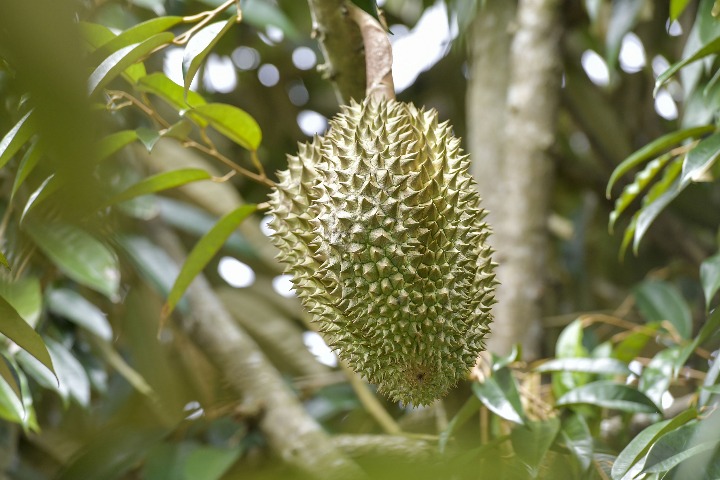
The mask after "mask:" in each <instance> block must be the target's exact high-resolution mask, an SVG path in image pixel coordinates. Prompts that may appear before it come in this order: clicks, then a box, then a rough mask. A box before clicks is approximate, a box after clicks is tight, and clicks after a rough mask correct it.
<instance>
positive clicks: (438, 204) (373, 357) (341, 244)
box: [270, 99, 496, 405]
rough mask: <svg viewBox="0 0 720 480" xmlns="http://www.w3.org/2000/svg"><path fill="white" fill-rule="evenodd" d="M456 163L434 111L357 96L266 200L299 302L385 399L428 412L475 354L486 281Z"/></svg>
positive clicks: (457, 154)
mask: <svg viewBox="0 0 720 480" xmlns="http://www.w3.org/2000/svg"><path fill="white" fill-rule="evenodd" d="M468 166H469V160H468V157H467V155H463V153H462V150H461V148H460V140H459V139H458V138H457V137H455V136H453V134H452V131H451V127H450V126H449V125H448V124H447V122H445V123H438V115H437V112H436V111H435V110H427V111H426V110H424V109H418V108H416V107H415V106H414V105H412V104H408V103H403V102H397V101H395V100H387V99H383V100H377V99H367V100H365V101H364V102H363V103H360V104H358V103H355V102H353V103H351V104H350V105H349V106H344V107H343V108H342V112H341V113H340V114H338V115H337V116H336V117H335V118H334V119H332V120H331V121H330V124H329V129H328V131H327V133H326V134H325V135H324V136H316V137H315V138H314V139H313V141H311V142H309V143H306V144H301V145H300V147H299V152H298V154H297V155H296V156H289V157H288V169H287V170H286V171H283V172H280V173H279V175H278V176H279V182H278V184H277V186H276V188H275V189H274V191H273V192H272V194H271V196H270V205H271V213H272V215H273V218H272V220H271V222H270V226H271V228H272V229H273V230H274V231H275V233H274V234H273V239H274V243H275V245H277V247H278V248H279V249H280V251H281V253H280V259H281V260H282V261H283V262H285V263H286V264H287V269H286V271H287V273H289V274H290V275H292V279H293V280H292V281H293V284H294V288H295V291H296V293H297V295H298V296H299V297H300V299H301V301H302V303H303V305H304V306H305V307H306V308H307V310H308V311H309V312H310V313H311V314H312V315H313V317H314V320H315V321H317V323H318V326H319V330H320V331H321V332H322V333H323V334H324V337H325V339H326V341H327V343H328V345H330V347H331V348H333V349H334V350H335V351H336V352H337V353H338V355H339V357H340V358H341V359H343V360H345V361H346V362H347V363H348V364H349V365H350V367H351V368H353V370H355V371H356V372H358V373H360V374H362V375H364V376H365V377H366V378H367V379H368V380H369V381H370V382H372V383H375V384H377V386H378V390H379V391H380V392H382V393H384V394H386V395H387V396H389V397H390V398H392V399H393V400H395V401H401V402H403V403H406V404H413V405H426V404H429V403H431V402H433V401H434V400H435V399H437V398H439V397H441V396H443V395H444V394H445V393H447V391H448V390H449V389H450V388H451V387H453V386H454V385H455V384H456V383H457V382H458V381H459V380H460V379H462V378H465V377H466V376H467V374H468V370H469V369H470V368H471V367H472V366H473V365H474V363H475V361H476V359H477V357H478V354H479V353H480V352H481V351H482V350H483V349H484V348H485V347H484V338H485V336H486V335H487V334H488V332H489V324H490V322H491V314H490V308H491V305H492V304H493V303H494V288H495V283H496V282H495V277H494V273H493V267H494V264H493V263H492V260H491V249H490V247H489V246H488V244H487V238H488V235H489V233H490V229H489V227H488V226H487V224H485V223H484V222H483V217H484V216H485V211H484V210H483V209H482V208H481V207H480V197H479V195H478V193H477V191H476V184H475V182H474V180H473V179H472V177H471V176H470V174H469V173H468Z"/></svg>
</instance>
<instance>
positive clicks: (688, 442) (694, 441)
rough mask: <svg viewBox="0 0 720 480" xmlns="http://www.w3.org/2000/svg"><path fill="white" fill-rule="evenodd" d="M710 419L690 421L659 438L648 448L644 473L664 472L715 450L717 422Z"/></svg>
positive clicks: (717, 439) (717, 442)
mask: <svg viewBox="0 0 720 480" xmlns="http://www.w3.org/2000/svg"><path fill="white" fill-rule="evenodd" d="M713 417H716V418H717V416H716V415H712V416H711V417H710V418H708V419H705V420H702V421H691V422H689V423H687V424H685V425H683V426H681V427H679V428H676V429H675V430H672V431H670V432H668V433H666V434H665V435H663V436H662V437H660V438H659V439H658V440H657V441H656V442H655V444H654V445H653V446H652V447H651V448H650V451H649V452H648V454H647V459H646V460H645V467H644V468H643V472H644V473H656V472H657V473H659V472H666V471H668V470H670V469H672V468H673V467H675V466H676V465H678V464H680V463H681V462H684V461H687V460H689V459H691V458H692V457H695V456H696V455H700V454H702V453H703V452H706V451H709V450H713V449H715V448H716V447H717V446H718V444H720V436H718V435H717V428H718V422H717V421H713Z"/></svg>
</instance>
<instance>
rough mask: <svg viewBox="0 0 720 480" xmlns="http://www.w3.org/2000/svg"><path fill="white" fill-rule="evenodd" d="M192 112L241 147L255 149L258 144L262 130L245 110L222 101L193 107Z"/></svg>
mask: <svg viewBox="0 0 720 480" xmlns="http://www.w3.org/2000/svg"><path fill="white" fill-rule="evenodd" d="M192 112H193V113H196V114H198V115H199V116H200V117H202V118H204V119H205V120H207V121H208V122H210V125H211V126H212V127H213V128H214V129H215V130H217V131H218V132H220V133H222V134H223V135H225V136H226V137H228V138H229V139H230V140H232V141H233V142H235V143H237V144H238V145H240V146H241V147H243V148H246V149H248V150H251V151H255V150H257V148H258V147H259V146H260V142H261V141H262V131H261V130H260V126H259V125H258V124H257V122H256V121H255V119H254V118H253V117H251V116H250V114H248V113H247V112H246V111H244V110H241V109H239V108H237V107H234V106H232V105H226V104H224V103H210V104H207V105H200V106H198V107H195V108H194V109H193V110H192Z"/></svg>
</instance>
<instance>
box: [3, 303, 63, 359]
mask: <svg viewBox="0 0 720 480" xmlns="http://www.w3.org/2000/svg"><path fill="white" fill-rule="evenodd" d="M0 318H2V319H3V321H2V322H0V333H2V334H3V335H5V336H6V337H8V338H9V339H10V340H12V341H13V342H15V343H16V344H18V346H20V347H21V348H23V349H25V350H26V351H27V352H28V353H29V354H30V355H32V356H33V357H35V358H37V359H38V360H40V362H42V364H43V365H45V366H46V367H47V368H49V369H50V371H51V372H53V373H55V370H54V368H53V362H52V359H51V358H50V354H49V353H48V350H47V347H46V346H45V343H44V342H43V340H42V338H40V335H38V334H37V332H36V331H35V330H33V328H32V327H31V326H30V325H28V324H27V322H26V321H25V320H23V319H22V317H21V316H20V314H19V313H18V312H17V310H15V309H14V308H13V307H12V305H10V304H9V303H8V302H7V301H6V300H5V299H4V298H2V297H0Z"/></svg>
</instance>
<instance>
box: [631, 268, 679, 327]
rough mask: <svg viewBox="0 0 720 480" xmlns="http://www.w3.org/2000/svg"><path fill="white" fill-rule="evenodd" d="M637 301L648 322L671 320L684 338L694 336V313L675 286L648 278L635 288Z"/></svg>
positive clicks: (634, 292)
mask: <svg viewBox="0 0 720 480" xmlns="http://www.w3.org/2000/svg"><path fill="white" fill-rule="evenodd" d="M633 294H634V296H635V302H636V303H637V306H638V309H639V310H640V313H642V315H643V317H645V320H646V321H647V322H662V321H665V320H667V321H669V322H670V323H671V324H672V325H673V327H675V330H677V332H678V333H679V334H680V336H681V337H682V338H685V339H689V338H691V336H692V313H691V312H690V307H689V306H688V305H687V303H686V302H685V299H683V297H682V295H681V294H680V292H679V291H678V289H677V288H675V286H673V285H671V284H669V283H667V282H663V281H659V280H646V281H644V282H642V283H641V284H640V285H638V286H637V287H635V289H634V290H633Z"/></svg>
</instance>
